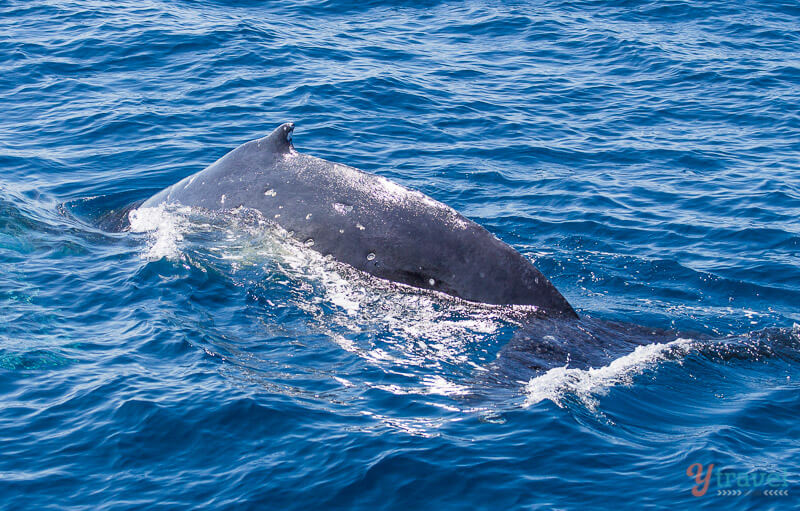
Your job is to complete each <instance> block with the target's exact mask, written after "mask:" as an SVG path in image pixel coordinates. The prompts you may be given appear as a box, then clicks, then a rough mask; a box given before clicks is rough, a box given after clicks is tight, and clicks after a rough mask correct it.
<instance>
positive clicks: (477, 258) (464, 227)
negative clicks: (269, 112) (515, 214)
mask: <svg viewBox="0 0 800 511" xmlns="http://www.w3.org/2000/svg"><path fill="white" fill-rule="evenodd" d="M293 129H294V125H293V124H291V123H287V124H283V125H281V126H280V127H278V128H277V129H276V130H275V131H274V132H273V133H272V134H270V135H268V136H266V137H263V138H260V139H257V140H253V141H250V142H247V143H245V144H243V145H241V146H239V147H238V148H236V149H234V150H233V151H231V152H229V153H228V154H226V155H225V156H223V157H222V158H220V159H219V160H218V161H217V162H215V163H214V164H212V165H210V166H209V167H207V168H206V169H204V170H203V171H201V172H198V173H197V174H194V175H192V176H189V177H187V178H186V179H184V180H182V181H180V182H178V183H176V184H175V185H173V186H171V187H168V188H166V189H164V190H162V191H161V192H159V193H158V194H156V195H154V196H153V197H151V198H150V199H148V200H147V201H146V202H145V203H144V204H143V206H144V207H152V206H155V205H157V204H160V203H162V202H168V203H178V204H183V205H187V206H197V207H202V208H206V209H210V210H217V209H232V208H237V207H240V206H244V207H247V208H252V209H256V210H258V211H260V212H261V213H262V214H263V215H264V216H265V217H266V218H267V219H271V220H272V221H274V222H275V223H277V224H278V225H280V226H281V227H283V228H284V229H286V231H288V232H289V233H291V235H292V236H293V237H294V238H296V239H297V240H298V241H300V242H301V243H304V244H305V245H306V246H308V247H311V248H312V249H314V250H316V251H318V252H320V253H321V254H323V255H331V256H332V257H333V258H335V259H336V260H338V261H341V262H343V263H346V264H348V265H350V266H352V267H354V268H357V269H358V270H361V271H364V272H366V273H369V274H371V275H374V276H376V277H379V278H382V279H386V280H390V281H394V282H399V283H402V284H407V285H410V286H413V287H417V288H421V289H429V290H433V291H439V292H442V293H446V294H448V295H451V296H455V297H458V298H462V299H465V300H469V301H474V302H481V303H487V304H498V305H511V304H516V305H533V306H536V307H538V308H540V309H543V310H544V311H546V312H548V313H550V314H558V315H567V316H572V317H575V316H576V314H575V312H574V310H573V309H572V307H571V306H570V305H569V303H568V302H567V300H566V299H565V298H564V297H563V296H562V295H561V293H559V292H558V290H557V289H556V288H555V286H553V284H552V283H551V282H550V281H549V280H548V279H547V278H546V277H545V276H544V275H543V274H542V273H541V272H540V271H539V270H538V269H537V268H536V267H535V266H534V265H533V264H532V263H531V262H530V261H528V260H527V259H526V258H525V257H523V256H522V255H521V254H520V253H519V252H517V251H516V250H514V249H513V248H511V247H510V246H509V245H507V244H505V243H503V242H502V241H500V240H499V239H497V238H496V237H495V236H494V235H492V234H491V233H490V232H488V231H487V230H486V229H484V228H483V227H481V226H480V225H478V224H476V223H475V222H473V221H471V220H469V219H467V218H465V217H464V216H463V215H461V214H459V213H458V212H456V211H455V210H453V209H452V208H450V207H448V206H446V205H444V204H442V203H441V202H438V201H436V200H434V199H432V198H430V197H428V196H426V195H424V194H422V193H420V192H417V191H414V190H410V189H408V188H405V187H403V186H401V185H398V184H396V183H394V182H392V181H390V180H388V179H386V178H383V177H381V176H377V175H373V174H368V173H366V172H363V171H361V170H358V169H356V168H353V167H350V166H348V165H342V164H339V163H334V162H330V161H327V160H323V159H320V158H316V157H313V156H309V155H305V154H302V153H298V152H297V151H295V149H294V147H293V146H292V142H291V134H292V130H293Z"/></svg>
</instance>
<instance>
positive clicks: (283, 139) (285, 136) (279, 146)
mask: <svg viewBox="0 0 800 511" xmlns="http://www.w3.org/2000/svg"><path fill="white" fill-rule="evenodd" d="M292 131H294V123H293V122H287V123H285V124H281V125H280V126H278V127H277V128H276V129H275V131H273V132H272V133H270V134H269V135H267V136H266V137H264V138H262V139H261V140H259V142H260V143H266V144H267V147H269V148H270V149H271V150H272V151H274V152H276V153H288V152H290V151H293V150H294V146H293V145H292ZM259 145H261V144H259Z"/></svg>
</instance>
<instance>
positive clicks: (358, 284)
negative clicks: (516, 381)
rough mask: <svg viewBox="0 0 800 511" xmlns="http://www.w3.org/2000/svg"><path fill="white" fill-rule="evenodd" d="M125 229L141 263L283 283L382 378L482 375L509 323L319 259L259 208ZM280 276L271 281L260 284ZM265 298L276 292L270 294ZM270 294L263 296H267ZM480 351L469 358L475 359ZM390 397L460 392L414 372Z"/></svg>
mask: <svg viewBox="0 0 800 511" xmlns="http://www.w3.org/2000/svg"><path fill="white" fill-rule="evenodd" d="M130 223H131V231H133V232H136V233H143V234H145V235H146V246H145V248H144V250H143V252H142V258H143V259H144V260H146V261H153V260H159V259H162V258H166V259H168V260H172V261H184V262H186V261H191V264H193V265H199V266H200V268H201V269H206V268H208V267H212V266H213V267H216V268H217V269H218V270H219V271H220V272H221V273H223V274H226V275H229V276H230V277H231V278H232V279H234V280H235V281H236V282H239V283H242V284H243V285H245V286H254V287H255V288H256V292H260V291H261V290H262V289H266V286H283V289H284V290H285V291H286V292H287V294H286V295H284V296H286V297H287V299H288V300H290V301H291V305H292V306H294V307H296V308H297V309H300V310H302V311H304V312H305V313H306V314H307V316H308V317H309V318H310V320H311V322H313V323H314V324H315V328H316V329H317V330H318V331H320V332H322V333H324V334H326V335H327V336H328V337H329V338H330V339H331V340H333V342H335V343H336V344H337V345H339V346H340V347H341V348H342V349H344V350H346V351H349V352H351V353H353V354H355V355H357V356H359V357H361V358H363V359H365V360H367V361H368V362H370V363H371V364H372V365H377V366H381V367H382V368H383V370H384V371H386V372H390V373H395V374H402V373H405V372H407V371H408V369H409V368H414V367H415V368H420V369H425V370H431V369H438V370H441V369H442V368H443V367H444V366H445V365H448V366H449V367H453V366H461V367H465V368H468V369H467V370H482V367H481V364H483V363H487V362H489V361H490V359H491V358H492V356H493V355H492V354H491V353H489V352H488V351H487V349H486V348H487V346H491V345H493V344H497V343H496V342H493V341H495V340H496V339H497V336H498V332H499V331H500V330H501V329H502V327H503V326H506V325H509V324H510V323H512V322H513V321H514V319H513V310H514V309H513V308H511V309H509V310H511V311H512V312H511V314H510V315H508V312H509V311H505V312H506V315H504V313H503V310H502V309H500V308H498V307H497V306H486V307H483V306H480V305H479V304H471V303H469V302H464V301H461V300H457V299H453V298H451V297H442V296H440V295H439V293H432V292H427V291H424V290H418V289H415V288H410V287H408V286H404V285H401V284H397V283H393V282H388V281H384V280H381V279H378V278H375V277H373V276H370V275H368V274H364V273H362V272H359V271H358V270H355V269H352V268H350V267H349V266H347V265H344V264H343V263H340V262H337V261H335V260H333V259H332V258H330V257H325V256H323V255H321V254H319V253H318V252H316V251H314V250H311V249H310V248H309V247H306V246H304V245H303V244H302V243H299V242H297V241H296V240H294V239H293V238H292V237H291V235H290V233H288V232H286V231H285V230H284V229H282V228H281V227H280V226H277V225H275V224H274V223H273V222H270V221H269V220H266V219H264V218H263V216H262V215H260V213H258V212H257V211H253V210H249V209H247V208H239V209H236V210H230V211H225V212H208V211H202V210H197V209H195V208H190V207H176V206H171V205H166V206H165V205H159V206H158V207H154V208H140V209H138V210H134V211H132V212H131V213H130ZM269 275H273V276H274V275H279V276H280V277H281V278H279V279H270V280H269V282H267V283H265V282H264V280H265V277H266V276H269ZM273 291H275V290H274V289H273ZM266 294H270V293H266ZM476 352H479V355H478V356H477V357H476V356H475V355H474V354H475V353H476ZM418 376H419V377H418V378H416V379H415V381H416V383H415V384H411V387H412V388H406V389H403V390H402V392H401V391H400V390H397V392H398V393H408V392H411V393H422V394H464V393H466V391H465V387H464V386H463V385H462V384H460V383H458V382H456V381H453V380H452V379H449V378H445V377H444V376H441V375H437V376H435V377H434V376H431V375H430V374H427V375H424V374H421V375H418Z"/></svg>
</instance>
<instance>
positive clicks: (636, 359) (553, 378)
mask: <svg viewBox="0 0 800 511" xmlns="http://www.w3.org/2000/svg"><path fill="white" fill-rule="evenodd" d="M692 344H693V343H692V341H691V340H689V339H677V340H675V341H672V342H668V343H663V344H661V343H657V344H650V345H647V346H639V347H637V348H636V349H635V350H633V352H632V353H630V354H628V355H625V356H623V357H620V358H618V359H616V360H614V361H613V362H611V363H610V364H608V365H607V366H603V367H598V368H590V369H577V368H569V367H567V366H564V367H556V368H553V369H550V370H549V371H547V372H546V373H544V374H543V375H541V376H536V377H534V378H531V380H530V381H529V382H528V383H527V385H526V388H525V391H526V393H527V397H526V399H525V406H531V405H534V404H536V403H539V402H540V401H544V400H545V399H549V400H550V401H552V402H553V403H555V404H556V405H558V406H559V407H561V408H563V407H564V406H565V402H566V398H567V397H568V396H574V397H576V398H577V399H578V400H579V401H581V402H582V403H583V404H584V406H586V407H587V408H588V409H590V410H596V409H597V399H596V397H597V396H602V395H605V394H606V393H608V391H609V389H611V387H614V386H616V385H630V384H631V383H632V381H633V377H634V376H636V375H639V374H641V373H642V372H643V371H645V370H646V369H649V368H651V367H654V366H655V365H656V364H657V363H658V362H659V361H661V360H666V359H669V358H673V357H676V356H680V355H684V354H686V353H688V352H689V351H690V349H691V347H692Z"/></svg>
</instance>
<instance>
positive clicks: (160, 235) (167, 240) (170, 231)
mask: <svg viewBox="0 0 800 511" xmlns="http://www.w3.org/2000/svg"><path fill="white" fill-rule="evenodd" d="M186 212H188V208H182V209H167V207H166V206H164V205H163V204H161V205H159V206H157V207H155V208H139V209H134V210H133V211H131V212H130V213H129V214H128V218H129V220H130V223H131V231H133V232H146V233H149V239H148V244H147V249H146V250H145V252H144V253H143V254H142V256H143V257H144V258H145V259H148V260H151V261H155V260H158V259H162V258H166V259H177V258H178V257H179V256H180V248H179V243H180V242H181V241H182V240H183V234H184V233H185V232H186V229H187V223H188V222H187V221H186V217H185V213H186Z"/></svg>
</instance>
